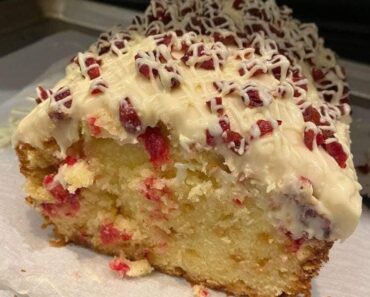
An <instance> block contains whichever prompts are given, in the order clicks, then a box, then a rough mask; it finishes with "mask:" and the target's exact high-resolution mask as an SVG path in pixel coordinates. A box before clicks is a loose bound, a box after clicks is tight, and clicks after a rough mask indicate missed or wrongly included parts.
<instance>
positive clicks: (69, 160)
mask: <svg viewBox="0 0 370 297" xmlns="http://www.w3.org/2000/svg"><path fill="white" fill-rule="evenodd" d="M77 161H78V159H77V158H76V157H75V156H67V157H66V158H65V159H64V160H63V164H67V165H68V166H73V165H74V164H76V163H77Z"/></svg>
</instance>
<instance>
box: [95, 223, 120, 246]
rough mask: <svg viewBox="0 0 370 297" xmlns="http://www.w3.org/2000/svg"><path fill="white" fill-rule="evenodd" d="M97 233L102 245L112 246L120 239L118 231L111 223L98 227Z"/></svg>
mask: <svg viewBox="0 0 370 297" xmlns="http://www.w3.org/2000/svg"><path fill="white" fill-rule="evenodd" d="M99 232H100V240H101V241H102V243H103V244H114V243H116V242H117V241H119V240H120V237H121V234H120V232H119V230H118V229H117V228H116V227H115V226H114V225H113V223H109V224H106V225H102V226H100V230H99Z"/></svg>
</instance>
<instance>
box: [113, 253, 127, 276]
mask: <svg viewBox="0 0 370 297" xmlns="http://www.w3.org/2000/svg"><path fill="white" fill-rule="evenodd" d="M109 267H110V269H112V270H113V271H115V272H117V273H118V275H119V276H120V277H125V276H126V275H127V273H128V272H129V271H130V266H129V265H128V263H126V262H125V261H124V260H122V259H119V258H114V259H113V260H111V261H110V262H109Z"/></svg>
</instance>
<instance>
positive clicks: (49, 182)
mask: <svg viewBox="0 0 370 297" xmlns="http://www.w3.org/2000/svg"><path fill="white" fill-rule="evenodd" d="M54 177H55V175H54V174H49V175H47V176H45V177H44V180H43V185H44V187H45V189H46V190H48V192H49V193H50V194H51V195H52V196H53V197H54V198H55V199H56V200H57V201H58V202H60V203H65V202H67V201H68V199H69V198H70V196H71V195H72V194H70V193H69V192H68V190H67V189H65V188H64V187H63V186H62V184H60V183H59V182H58V181H54Z"/></svg>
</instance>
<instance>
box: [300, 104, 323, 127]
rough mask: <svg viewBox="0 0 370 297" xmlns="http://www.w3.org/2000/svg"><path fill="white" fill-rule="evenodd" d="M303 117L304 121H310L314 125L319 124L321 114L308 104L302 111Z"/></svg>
mask: <svg viewBox="0 0 370 297" xmlns="http://www.w3.org/2000/svg"><path fill="white" fill-rule="evenodd" d="M303 119H304V121H305V122H312V123H314V124H316V125H318V126H319V125H321V114H320V112H319V111H318V110H317V109H316V108H315V107H313V106H312V105H310V106H308V107H307V108H305V109H304V111H303Z"/></svg>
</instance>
